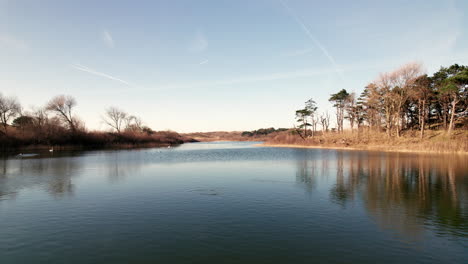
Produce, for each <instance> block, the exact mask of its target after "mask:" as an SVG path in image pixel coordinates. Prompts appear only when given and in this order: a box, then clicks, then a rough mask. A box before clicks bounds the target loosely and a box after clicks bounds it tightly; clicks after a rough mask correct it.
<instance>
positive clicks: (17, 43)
mask: <svg viewBox="0 0 468 264" xmlns="http://www.w3.org/2000/svg"><path fill="white" fill-rule="evenodd" d="M0 47H1V48H6V49H9V50H11V49H13V50H18V51H26V50H28V49H29V47H28V45H27V44H26V42H24V41H23V40H20V39H17V38H15V37H14V36H11V35H9V34H0Z"/></svg>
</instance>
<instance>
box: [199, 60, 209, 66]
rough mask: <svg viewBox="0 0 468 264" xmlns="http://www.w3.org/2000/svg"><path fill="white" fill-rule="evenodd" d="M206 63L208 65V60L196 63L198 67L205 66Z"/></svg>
mask: <svg viewBox="0 0 468 264" xmlns="http://www.w3.org/2000/svg"><path fill="white" fill-rule="evenodd" d="M206 63H208V60H204V61H201V62H200V63H198V65H203V64H206Z"/></svg>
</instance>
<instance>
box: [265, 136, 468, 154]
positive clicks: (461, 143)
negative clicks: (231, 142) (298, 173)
mask: <svg viewBox="0 0 468 264" xmlns="http://www.w3.org/2000/svg"><path fill="white" fill-rule="evenodd" d="M413 134H414V133H412V132H411V131H409V132H406V133H405V134H403V135H402V137H400V138H388V137H387V136H386V134H384V133H377V132H360V133H357V132H350V131H345V132H344V133H340V134H338V133H325V134H319V135H318V136H315V137H309V138H305V139H303V138H301V137H299V136H298V135H293V134H291V133H283V134H281V135H278V136H275V137H271V138H269V139H267V140H266V141H265V142H264V143H263V144H260V145H261V146H265V147H288V148H318V149H343V150H369V151H384V152H410V153H435V154H462V155H468V132H467V131H455V132H454V133H453V134H452V135H451V136H447V135H446V134H445V133H444V132H443V131H429V132H427V134H426V135H425V137H424V138H422V139H421V138H418V137H417V136H416V135H413Z"/></svg>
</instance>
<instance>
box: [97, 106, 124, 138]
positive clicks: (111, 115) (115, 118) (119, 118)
mask: <svg viewBox="0 0 468 264" xmlns="http://www.w3.org/2000/svg"><path fill="white" fill-rule="evenodd" d="M127 116H128V114H127V113H125V112H124V111H122V110H120V109H118V108H116V107H109V108H108V109H107V110H106V116H105V117H104V118H103V121H104V122H105V123H106V124H107V125H109V126H110V127H112V128H113V129H115V131H117V133H120V132H121V131H122V126H123V125H124V123H126V122H127ZM127 126H128V125H127Z"/></svg>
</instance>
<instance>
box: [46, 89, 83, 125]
mask: <svg viewBox="0 0 468 264" xmlns="http://www.w3.org/2000/svg"><path fill="white" fill-rule="evenodd" d="M75 106H76V100H75V98H73V97H71V96H65V95H59V96H56V97H54V98H52V100H50V101H49V103H48V104H47V106H46V110H48V111H52V112H54V113H55V114H57V115H58V116H59V118H60V119H61V120H62V121H63V122H64V123H66V124H68V126H69V128H70V130H72V131H73V132H75V131H76V120H75V118H74V116H73V114H72V110H73V108H74V107H75Z"/></svg>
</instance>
